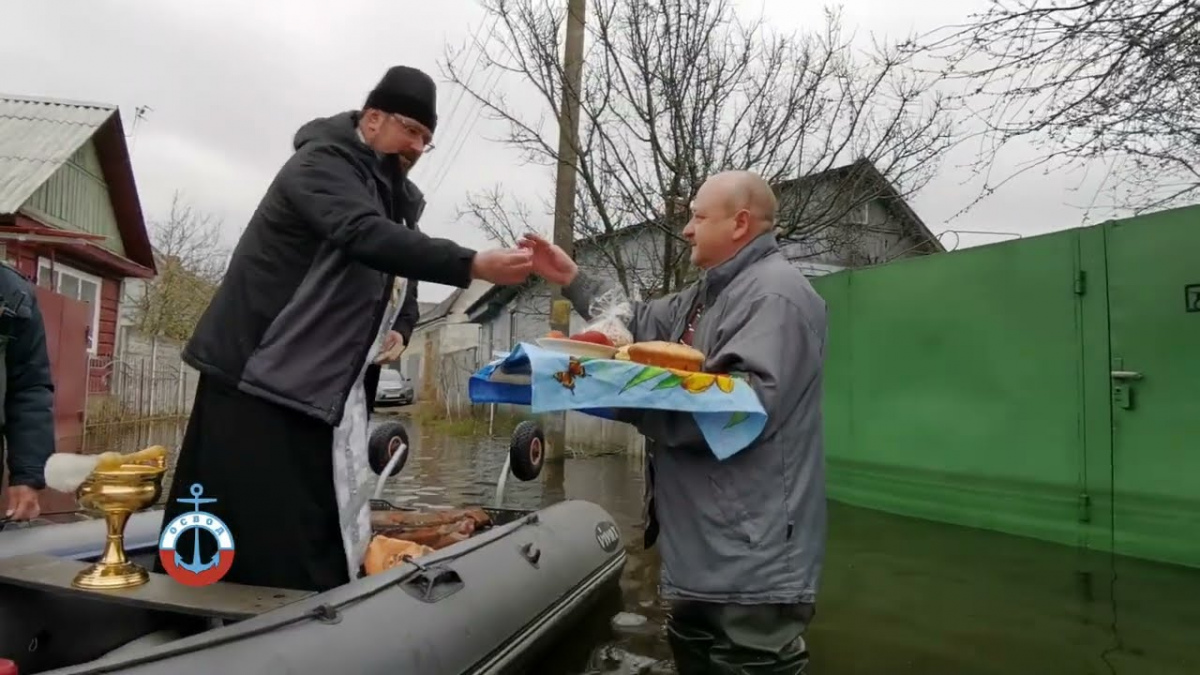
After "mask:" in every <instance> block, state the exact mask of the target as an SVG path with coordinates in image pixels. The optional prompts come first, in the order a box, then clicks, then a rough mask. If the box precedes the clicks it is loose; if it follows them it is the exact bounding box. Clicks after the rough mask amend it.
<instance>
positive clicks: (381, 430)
mask: <svg viewBox="0 0 1200 675" xmlns="http://www.w3.org/2000/svg"><path fill="white" fill-rule="evenodd" d="M408 449H409V448H408V432H407V431H406V430H405V429H404V425H403V424H400V423H399V422H384V423H383V424H380V425H378V426H376V427H375V429H374V430H372V431H371V438H370V440H369V441H368V442H367V459H368V461H369V462H370V464H371V470H372V471H374V472H375V475H377V476H379V475H382V474H383V470H384V469H386V468H387V464H388V462H390V461H391V460H392V456H393V455H395V454H396V453H397V452H403V453H404V456H403V457H401V458H400V459H399V460H398V461H397V462H396V465H395V466H393V467H392V471H391V473H390V474H389V475H388V477H389V478H390V477H391V476H395V475H396V474H398V473H400V472H401V471H402V470H403V469H404V464H405V463H406V462H408Z"/></svg>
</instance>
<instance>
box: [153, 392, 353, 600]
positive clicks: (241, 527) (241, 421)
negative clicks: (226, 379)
mask: <svg viewBox="0 0 1200 675" xmlns="http://www.w3.org/2000/svg"><path fill="white" fill-rule="evenodd" d="M332 446H333V428H332V427H330V426H329V425H328V424H325V423H324V422H321V421H320V420H317V419H314V418H312V417H309V416H307V415H304V414H303V413H300V412H296V411H293V410H289V409H287V408H284V407H281V406H278V405H275V404H273V403H270V402H268V401H265V400H263V399H260V398H257V397H254V396H251V395H249V394H245V393H242V392H240V391H237V390H236V389H234V388H232V387H230V386H228V385H226V384H224V383H221V382H219V381H217V380H215V379H214V378H211V377H206V376H201V378H200V381H199V383H198V385H197V387H196V397H195V403H194V404H193V407H192V415H191V419H190V420H189V421H188V427H187V431H186V433H185V435H184V438H183V443H182V445H181V447H180V449H179V457H178V460H177V463H176V465H175V474H174V477H173V479H172V482H171V489H170V495H169V496H168V499H169V501H168V502H167V504H166V512H165V514H164V516H163V524H164V525H165V524H167V523H168V522H169V521H170V520H171V519H173V518H176V517H178V516H180V515H182V514H183V513H185V512H187V511H191V510H193V509H194V507H193V506H192V505H190V504H183V503H180V502H178V501H176V500H177V499H180V498H187V499H190V498H191V496H192V495H191V493H190V492H189V488H190V487H191V485H192V483H195V482H199V483H201V484H202V485H203V487H204V495H203V496H204V497H206V498H208V497H211V498H215V499H216V500H217V501H216V502H215V503H211V504H204V505H201V506H200V509H201V510H203V511H207V512H208V513H212V514H213V515H215V516H217V517H219V518H220V519H221V520H223V521H224V522H225V525H226V526H228V528H229V531H230V534H232V536H233V542H234V557H233V567H232V568H231V569H230V570H229V572H228V573H227V574H226V575H225V577H224V578H223V579H222V581H228V582H233V583H239V584H251V585H262V586H275V587H279V588H294V589H301V590H311V591H324V590H327V589H330V588H334V587H336V586H339V585H342V584H345V583H347V582H349V580H350V579H349V571H348V569H347V565H346V554H345V549H344V547H343V545H342V536H341V529H340V525H339V520H338V504H337V496H336V495H335V492H334V469H333V452H332V451H331V448H332ZM193 532H199V530H198V529H194V530H192V531H191V532H188V533H186V534H184V535H183V537H182V538H181V540H180V542H179V545H178V546H179V551H180V553H181V554H183V555H185V556H186V557H188V558H190V553H191V550H192V537H193V536H194V535H193ZM200 543H201V546H200V552H201V556H202V559H203V560H205V561H208V560H209V559H211V557H212V555H213V553H214V552H215V551H216V542H215V539H214V538H213V537H211V536H206V535H201V536H200ZM155 571H156V572H163V571H164V569H163V566H162V563H161V562H158V561H156V562H155Z"/></svg>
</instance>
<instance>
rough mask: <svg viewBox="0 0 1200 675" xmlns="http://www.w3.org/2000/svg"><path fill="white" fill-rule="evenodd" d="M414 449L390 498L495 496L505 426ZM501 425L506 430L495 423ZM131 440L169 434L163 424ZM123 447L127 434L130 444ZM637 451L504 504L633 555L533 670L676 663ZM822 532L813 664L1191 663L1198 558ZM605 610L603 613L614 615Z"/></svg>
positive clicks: (1169, 672)
mask: <svg viewBox="0 0 1200 675" xmlns="http://www.w3.org/2000/svg"><path fill="white" fill-rule="evenodd" d="M408 427H409V435H410V438H411V440H412V445H413V448H412V455H411V457H410V459H409V461H408V465H407V466H406V467H405V469H404V472H403V473H402V474H401V475H400V476H398V477H396V478H394V479H392V481H391V482H390V483H389V485H388V487H387V490H386V491H385V496H386V497H387V498H388V499H390V500H391V501H393V502H394V503H398V504H406V505H413V506H421V507H450V506H456V505H459V504H462V503H483V504H491V503H492V500H493V497H494V493H495V485H496V479H497V478H498V477H499V475H500V470H501V468H502V467H503V464H504V454H505V452H506V451H507V446H508V440H507V437H506V436H501V437H498V438H494V439H487V438H476V439H463V438H445V437H434V436H431V435H428V434H423V433H422V432H421V430H420V428H419V425H417V424H415V423H411V422H409V423H408ZM497 431H498V432H500V431H501V430H499V429H498V430H497ZM146 438H150V440H149V441H146V439H145V438H143V439H141V440H139V442H138V443H134V444H133V445H134V446H138V445H146V444H148V443H149V442H161V443H164V444H167V445H169V446H172V447H174V444H175V443H176V442H177V441H173V440H171V438H172V436H171V435H170V433H169V431H161V430H160V431H159V432H157V435H156V436H155V435H153V434H151V435H150V436H146ZM125 449H126V450H128V449H130V448H129V447H126V448H125ZM642 487H643V484H642V477H641V461H640V459H638V458H634V457H629V456H625V455H608V456H599V457H576V458H570V459H568V460H566V461H565V462H564V463H563V464H560V465H547V467H546V469H545V470H544V471H543V473H542V476H541V477H539V479H538V480H537V481H534V482H531V483H521V482H519V481H517V480H516V479H514V478H512V477H511V476H510V477H509V480H508V483H507V488H506V494H505V505H507V506H515V507H519V508H537V507H540V506H543V505H545V504H549V503H552V502H555V501H558V500H560V499H562V498H564V497H566V498H572V499H586V500H590V501H594V502H596V503H598V504H600V505H602V506H604V507H605V508H606V509H608V510H609V512H610V513H611V514H612V515H613V517H614V520H615V521H616V522H617V523H618V524H619V525H620V527H621V529H622V532H623V533H624V535H625V538H626V546H627V550H628V553H629V562H628V564H627V566H626V568H625V573H624V576H623V578H622V580H621V594H620V597H612V598H607V599H606V600H607V602H606V603H605V604H602V605H601V606H600V608H599V609H598V610H597V611H595V612H594V613H593V615H592V616H591V617H589V618H588V619H587V620H586V621H585V625H583V626H580V627H579V628H577V629H574V630H572V631H571V633H570V635H571V636H572V637H571V638H569V639H567V640H566V641H565V642H564V643H563V644H561V645H560V646H559V647H558V648H557V649H556V651H555V653H554V654H552V655H551V657H550V660H549V662H547V663H546V664H545V667H544V668H542V669H540V672H547V673H571V674H583V673H587V674H588V675H592V674H599V673H618V674H619V673H628V674H633V673H660V672H673V671H672V670H671V668H670V666H669V660H670V652H669V649H668V648H667V645H666V641H665V638H664V635H663V628H662V627H663V622H664V619H665V614H664V610H663V607H662V606H661V604H660V603H659V602H658V599H657V582H658V556H657V552H656V551H654V550H651V551H644V550H642V546H641V530H640V529H639V528H638V523H639V521H640V519H641V495H642ZM829 517H830V541H829V546H828V553H827V556H826V566H825V572H824V575H823V579H822V588H821V591H820V599H819V602H818V612H817V618H816V621H815V623H814V625H813V627H812V629H811V633H810V635H809V638H808V639H809V644H810V647H811V649H812V652H813V654H812V666H811V668H810V672H812V673H817V674H820V675H877V674H880V673H888V674H890V675H906V674H912V675H917V674H920V675H941V674H947V675H977V674H978V675H987V674H991V673H995V674H997V675H1000V674H1004V675H1010V674H1012V673H1021V674H1022V675H1035V674H1042V673H1045V674H1046V675H1064V674H1070V675H1076V674H1077V675H1091V674H1095V675H1105V674H1116V675H1195V674H1196V673H1200V630H1198V629H1200V602H1198V601H1197V598H1200V571H1196V570H1187V569H1183V568H1177V567H1169V566H1165V565H1157V564H1153V563H1147V562H1141V561H1136V560H1130V559H1120V560H1117V561H1116V562H1115V563H1114V561H1112V560H1111V559H1110V558H1109V556H1106V555H1100V554H1090V553H1086V552H1081V551H1077V550H1075V549H1072V548H1069V547H1064V546H1058V545H1054V544H1048V543H1043V542H1038V541H1034V540H1029V539H1022V538H1018V537H1010V536H1006V535H1001V534H996V533H991V532H984V531H980V530H971V529H967V528H960V527H954V526H949V525H941V524H936V523H930V522H925V521H919V520H912V519H907V518H900V517H896V516H891V515H887V514H883V513H878V512H873V511H868V510H864V509H859V508H852V507H849V506H845V505H841V504H836V503H834V504H831V505H830V514H829ZM614 618H615V619H616V621H613V619H614Z"/></svg>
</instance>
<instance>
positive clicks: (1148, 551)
mask: <svg viewBox="0 0 1200 675" xmlns="http://www.w3.org/2000/svg"><path fill="white" fill-rule="evenodd" d="M1103 231H1104V247H1105V255H1106V263H1107V275H1108V279H1107V282H1108V307H1109V311H1108V320H1109V336H1110V337H1109V350H1110V353H1109V359H1110V362H1109V366H1110V373H1109V375H1110V380H1111V383H1110V385H1111V391H1112V405H1111V429H1112V455H1111V458H1112V460H1111V475H1112V479H1111V480H1112V481H1113V483H1114V494H1115V504H1114V506H1115V509H1114V511H1113V515H1114V518H1115V522H1114V526H1115V527H1114V529H1115V546H1116V550H1117V551H1118V552H1119V553H1125V554H1129V555H1134V556H1137V557H1145V558H1151V559H1155V560H1163V561H1169V562H1175V563H1180V564H1185V565H1189V566H1196V567H1200V209H1195V208H1192V209H1177V210H1173V211H1164V212H1161V213H1157V214H1153V215H1150V216H1146V217H1142V218H1135V219H1130V220H1125V221H1119V222H1114V223H1109V224H1106V225H1105V226H1104V228H1103Z"/></svg>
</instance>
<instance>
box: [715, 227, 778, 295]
mask: <svg viewBox="0 0 1200 675" xmlns="http://www.w3.org/2000/svg"><path fill="white" fill-rule="evenodd" d="M778 250H779V242H778V241H777V240H776V239H775V233H774V232H764V233H762V234H760V235H758V236H757V237H755V238H754V239H751V240H750V242H749V243H747V244H746V245H745V246H743V247H742V250H740V251H738V252H737V253H735V254H734V255H733V257H732V258H730V259H729V260H726V261H725V262H723V263H721V264H720V265H717V266H716V267H713V268H711V269H709V270H708V271H707V272H705V273H704V276H703V277H702V278H701V279H700V297H701V298H702V299H703V300H704V304H705V305H709V304H712V299H713V298H714V297H715V296H716V295H717V294H719V293H720V292H721V291H722V290H724V289H725V287H726V286H728V285H729V282H730V281H733V279H734V278H735V277H737V275H739V274H741V273H742V272H743V271H744V270H745V269H746V268H747V267H750V266H751V265H753V264H754V263H756V262H758V261H759V260H762V259H763V258H765V257H767V256H769V255H771V254H772V253H774V252H776V251H778Z"/></svg>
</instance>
